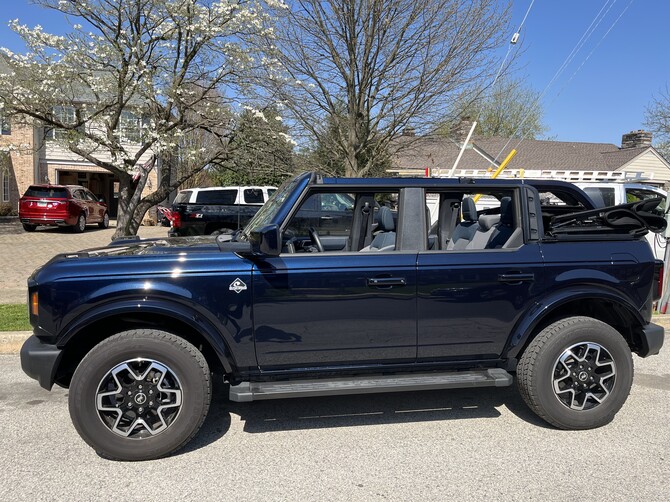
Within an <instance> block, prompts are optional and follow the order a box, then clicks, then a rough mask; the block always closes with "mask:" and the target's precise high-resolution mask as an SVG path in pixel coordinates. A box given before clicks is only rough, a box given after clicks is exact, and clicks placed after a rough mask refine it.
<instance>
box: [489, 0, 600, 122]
mask: <svg viewBox="0 0 670 502" xmlns="http://www.w3.org/2000/svg"><path fill="white" fill-rule="evenodd" d="M608 1H609V0H608ZM534 3H535V0H531V2H530V5H528V9H526V13H525V14H524V16H523V19H522V20H521V23H520V24H519V27H518V28H517V30H516V31H515V32H514V35H512V39H511V40H510V42H509V44H508V46H507V53H506V54H505V57H504V58H503V60H502V62H501V63H500V67H499V68H498V71H497V72H496V74H495V76H494V77H493V81H492V82H491V86H490V88H491V89H492V88H493V86H494V85H496V82H497V81H498V77H500V74H501V73H502V70H503V68H504V67H505V63H506V62H507V58H509V55H510V53H511V52H512V48H513V47H514V46H515V45H516V41H517V39H518V37H519V33H521V29H522V28H523V25H524V23H525V22H526V19H527V18H528V14H530V10H531V9H532V8H533V4H534ZM483 107H484V103H482V106H481V107H480V108H479V112H478V113H477V118H479V116H480V115H481V114H482V109H483Z"/></svg>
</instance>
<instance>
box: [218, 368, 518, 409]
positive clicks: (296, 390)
mask: <svg viewBox="0 0 670 502" xmlns="http://www.w3.org/2000/svg"><path fill="white" fill-rule="evenodd" d="M511 384H512V375H510V374H509V373H507V371H505V370H504V369H501V368H490V369H488V370H479V371H453V372H449V373H416V374H407V375H401V376H398V375H383V376H358V377H352V378H331V379H314V380H292V381H279V382H241V383H239V384H238V385H231V386H230V400H231V401H236V402H249V401H259V400H262V399H284V398H289V397H311V396H312V397H313V396H337V395H343V394H373V393H378V392H402V391H412V390H432V389H460V388H467V387H506V386H508V385H511Z"/></svg>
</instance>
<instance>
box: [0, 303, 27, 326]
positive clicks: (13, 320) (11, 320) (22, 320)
mask: <svg viewBox="0 0 670 502" xmlns="http://www.w3.org/2000/svg"><path fill="white" fill-rule="evenodd" d="M31 329H32V328H31V327H30V323H29V322H28V308H27V307H26V305H25V304H22V303H20V304H18V305H0V331H30V330H31Z"/></svg>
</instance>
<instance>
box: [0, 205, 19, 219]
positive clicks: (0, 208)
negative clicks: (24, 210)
mask: <svg viewBox="0 0 670 502" xmlns="http://www.w3.org/2000/svg"><path fill="white" fill-rule="evenodd" d="M15 215H16V211H14V209H13V208H12V206H11V205H9V204H0V216H15Z"/></svg>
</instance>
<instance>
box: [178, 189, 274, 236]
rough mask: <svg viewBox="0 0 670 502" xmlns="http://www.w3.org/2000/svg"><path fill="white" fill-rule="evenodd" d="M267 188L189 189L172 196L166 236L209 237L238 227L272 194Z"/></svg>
mask: <svg viewBox="0 0 670 502" xmlns="http://www.w3.org/2000/svg"><path fill="white" fill-rule="evenodd" d="M275 190H276V188H275V187H271V186H230V187H209V188H191V189H188V190H182V191H181V192H179V193H178V194H177V197H175V199H174V202H173V203H172V210H171V211H170V216H169V219H170V223H171V227H172V228H171V229H170V230H169V232H168V235H169V236H171V237H182V236H186V235H210V234H214V233H221V232H225V231H232V230H238V229H240V228H242V227H243V226H244V225H246V223H247V222H248V221H249V220H250V219H251V218H252V216H253V215H255V214H256V212H257V211H258V210H259V209H260V208H261V206H262V205H263V204H265V202H266V201H267V200H268V199H269V198H270V196H271V195H272V194H273V193H274V192H275Z"/></svg>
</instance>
